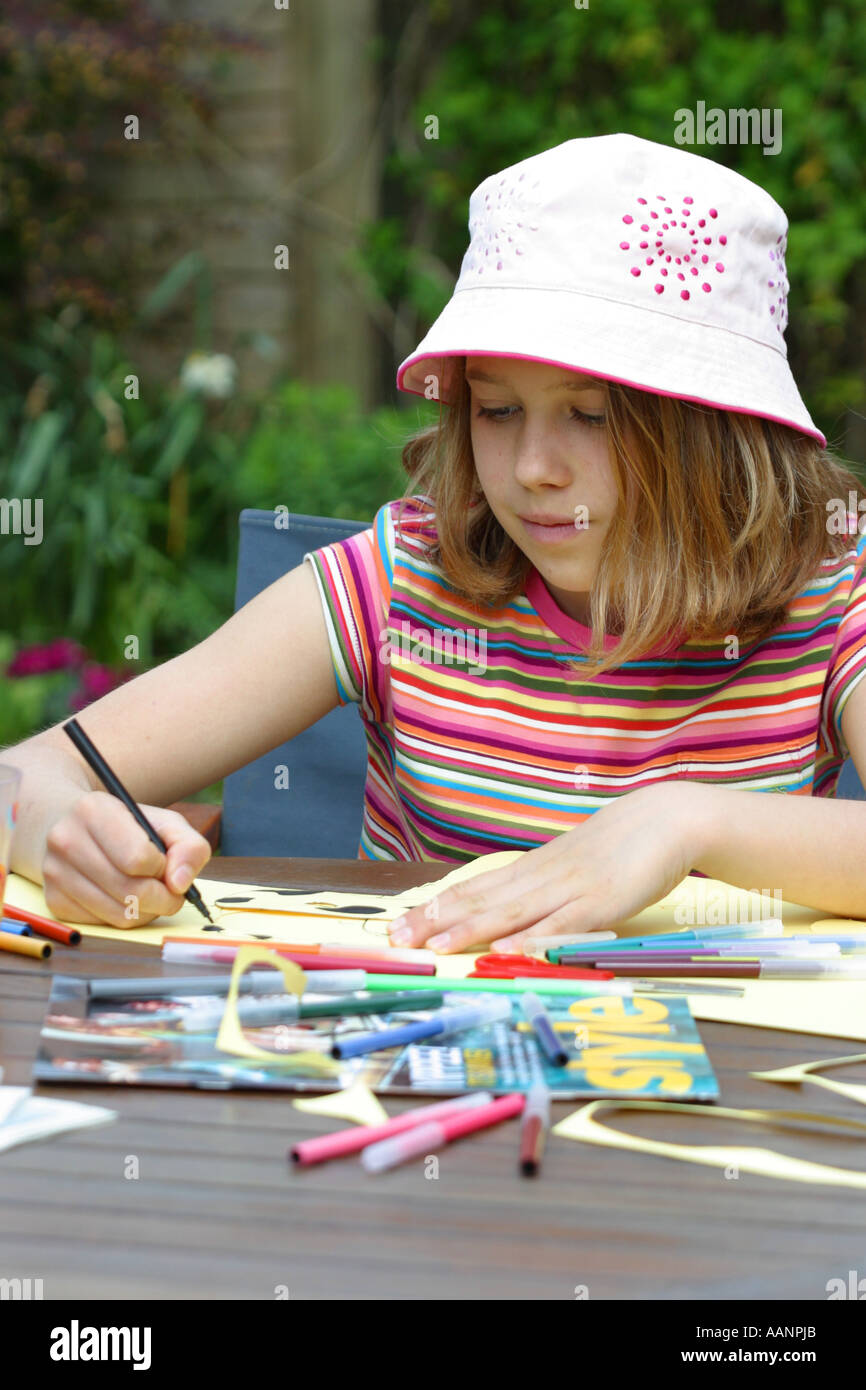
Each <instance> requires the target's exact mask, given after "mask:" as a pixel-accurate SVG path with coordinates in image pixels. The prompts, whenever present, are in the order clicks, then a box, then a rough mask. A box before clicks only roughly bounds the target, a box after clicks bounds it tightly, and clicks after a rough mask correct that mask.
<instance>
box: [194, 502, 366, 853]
mask: <svg viewBox="0 0 866 1390" xmlns="http://www.w3.org/2000/svg"><path fill="white" fill-rule="evenodd" d="M369 525H370V523H369V522H368V521H339V520H336V519H335V518H333V517H326V516H296V515H295V513H294V512H293V513H292V514H291V517H290V521H289V525H288V527H286V528H285V529H282V528H278V527H277V526H276V525H275V513H274V512H266V511H255V510H252V509H245V510H244V511H242V512H241V515H240V550H239V553H238V572H237V585H236V589H235V610H237V609H238V608H241V607H243V605H244V604H245V603H248V602H249V600H250V599H251V598H253V597H254V596H255V595H256V594H258V593H260V592H261V590H262V589H265V588H267V586H268V585H269V584H272V583H273V582H274V580H275V579H279V578H280V576H281V575H283V574H286V573H287V572H288V571H289V570H291V569H294V568H295V567H296V566H297V565H300V564H301V563H302V562H303V558H304V553H305V552H306V551H308V550H318V548H319V547H320V546H323V545H330V544H332V543H333V542H334V541H341V540H345V539H346V537H347V536H352V535H355V533H356V532H358V531H366V530H367V528H368V527H369ZM274 640H275V643H276V644H277V656H278V657H279V659H280V660H283V661H287V662H291V661H292V660H293V656H292V615H291V613H287V614H286V626H285V630H284V632H283V634H282V636H276V635H275V639H274ZM248 717H249V718H250V719H255V710H254V709H251V710H250V711H249V715H248ZM280 765H284V766H285V767H286V768H287V769H288V779H289V785H288V788H287V789H286V788H280V787H277V786H275V772H274V769H275V768H276V767H279V766H280ZM366 771H367V743H366V739H365V737H364V729H363V725H362V722H361V718H360V715H359V712H358V710H357V708H356V707H355V706H354V705H341V706H339V707H338V708H337V709H335V710H332V711H331V712H330V714H326V715H325V717H324V718H323V719H320V720H318V721H317V723H315V724H313V725H311V727H310V728H309V729H305V730H304V732H303V733H301V734H298V736H297V737H296V738H293V739H291V740H289V742H287V743H283V744H281V745H280V746H279V747H278V748H272V749H271V750H270V752H268V753H265V754H264V755H263V756H262V757H261V758H257V759H256V760H255V762H252V763H248V764H247V766H246V767H241V768H238V770H237V772H233V773H231V774H230V775H229V776H228V777H227V778H226V779H225V782H224V784H223V813H222V827H221V833H220V848H221V850H222V853H223V854H240V855H266V856H277V857H281V858H286V857H291V858H300V859H322V858H327V859H332V858H333V859H354V858H356V857H357V854H358V841H359V839H360V836H361V819H362V815H363V809H364V781H365V777H366Z"/></svg>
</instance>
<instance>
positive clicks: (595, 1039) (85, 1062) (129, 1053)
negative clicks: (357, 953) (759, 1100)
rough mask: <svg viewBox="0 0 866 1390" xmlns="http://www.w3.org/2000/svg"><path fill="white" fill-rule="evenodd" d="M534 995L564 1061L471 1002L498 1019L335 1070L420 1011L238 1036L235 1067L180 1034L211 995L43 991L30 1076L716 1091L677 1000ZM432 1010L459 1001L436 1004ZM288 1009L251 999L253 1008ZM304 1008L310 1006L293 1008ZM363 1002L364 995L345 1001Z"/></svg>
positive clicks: (509, 1019) (513, 1020)
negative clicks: (358, 1040)
mask: <svg viewBox="0 0 866 1390" xmlns="http://www.w3.org/2000/svg"><path fill="white" fill-rule="evenodd" d="M541 984H542V982H541V981H539V988H538V990H537V991H536V992H537V993H538V994H539V996H540V997H541V998H542V999H543V1001H544V1004H545V1006H546V1008H547V1011H548V1014H549V1016H550V1019H551V1022H552V1024H553V1027H554V1030H555V1032H556V1036H557V1039H558V1040H559V1041H561V1043H562V1045H563V1048H564V1051H565V1052H566V1054H567V1060H566V1063H565V1065H564V1066H557V1065H555V1064H554V1063H552V1062H551V1061H550V1060H548V1058H547V1057H546V1055H545V1053H544V1051H543V1049H542V1048H541V1046H540V1044H539V1042H538V1039H537V1037H536V1035H535V1032H534V1030H533V1028H532V1026H531V1024H530V1023H528V1022H527V1020H526V1018H525V1017H524V1014H523V1010H522V1007H521V1003H520V995H518V994H515V995H507V996H503V995H493V994H482V993H478V994H472V995H471V1002H473V1003H474V1002H476V1001H480V1000H482V999H483V1000H487V999H491V998H497V999H502V998H503V997H504V998H507V999H508V1001H509V1004H510V1015H509V1016H506V1017H505V1018H503V1019H501V1020H499V1021H497V1022H495V1023H489V1024H486V1025H484V1026H482V1027H475V1028H471V1029H469V1030H467V1031H464V1032H460V1033H453V1034H450V1035H447V1036H443V1037H442V1038H441V1039H439V1040H436V1041H432V1040H431V1041H426V1042H414V1043H408V1044H403V1045H401V1046H398V1047H390V1048H387V1049H383V1050H381V1051H376V1052H368V1053H365V1054H364V1055H362V1056H358V1057H353V1058H350V1059H346V1060H337V1059H335V1058H334V1057H332V1056H331V1048H332V1046H333V1045H334V1043H335V1042H336V1041H337V1040H340V1041H344V1040H345V1039H346V1038H348V1037H350V1036H352V1035H357V1034H359V1033H363V1034H369V1033H372V1032H378V1031H381V1032H385V1031H386V1030H388V1029H389V1028H394V1027H396V1026H398V1025H402V1024H405V1023H408V1022H410V1021H413V1020H418V1019H422V1018H429V1017H431V1011H430V1010H424V1009H415V1010H413V1009H412V1008H411V1002H410V1004H408V1005H407V1006H406V1007H405V1008H401V1010H400V1011H399V1012H397V1011H392V1012H389V1013H386V1014H356V1015H352V1014H349V1013H343V1014H341V1015H339V1016H336V1017H335V1016H331V1017H323V1018H304V1019H300V1020H298V1021H295V1022H292V1023H289V1024H286V1023H279V1024H273V1025H270V1026H267V1027H262V1026H251V1025H249V1024H244V1025H242V1027H243V1036H244V1040H245V1041H247V1042H249V1043H250V1044H252V1045H253V1046H254V1047H255V1048H257V1049H259V1050H260V1051H263V1052H265V1053H266V1054H267V1058H266V1059H265V1060H262V1059H261V1058H258V1057H255V1058H250V1057H247V1056H236V1055H234V1054H232V1053H230V1052H226V1051H222V1050H220V1049H218V1048H217V1046H216V1038H217V1033H218V1031H219V1027H218V1023H214V1024H212V1025H211V1026H209V1027H208V1028H207V1029H206V1030H198V1031H184V1029H183V1027H182V1024H181V1020H182V1019H183V1017H184V1016H185V1014H186V1013H187V1012H188V1011H190V1010H195V1009H200V1008H201V1006H202V1005H203V1004H210V1005H212V1006H213V1008H214V1012H216V1013H218V1012H220V1011H221V1010H222V1009H224V1008H225V1004H226V996H225V995H224V994H212V995H202V994H196V995H194V996H191V995H186V996H185V995H183V994H181V993H178V994H177V995H173V996H170V997H166V996H165V995H160V997H159V998H156V999H155V998H152V997H148V994H147V992H146V989H147V982H146V981H143V982H142V994H141V997H140V998H135V999H124V1000H117V1001H114V1000H111V999H104V998H99V999H93V998H91V996H90V992H89V982H88V981H87V980H86V979H79V978H76V977H73V976H67V975H56V976H55V977H54V982H53V987H52V991H51V998H50V1001H49V1006H48V1013H47V1015H46V1017H45V1020H44V1023H43V1026H42V1032H41V1037H40V1048H39V1053H38V1056H37V1059H36V1062H35V1065H34V1071H33V1075H34V1078H35V1079H36V1080H39V1081H51V1082H58V1081H71V1082H87V1081H90V1082H94V1083H96V1084H98V1085H105V1084H106V1083H113V1084H122V1085H128V1086H187V1087H188V1086H193V1087H199V1088H205V1089H233V1088H236V1087H246V1088H256V1089H264V1090H280V1091H283V1090H288V1091H318V1092H322V1091H338V1090H343V1089H344V1088H345V1087H347V1086H351V1085H353V1084H355V1083H357V1082H363V1083H364V1084H365V1085H367V1086H369V1087H370V1089H371V1090H373V1091H376V1092H378V1093H379V1094H381V1095H424V1096H448V1095H459V1094H463V1093H464V1092H468V1091H472V1090H476V1089H477V1090H484V1091H492V1092H494V1093H495V1094H498V1095H502V1094H505V1093H508V1092H511V1091H527V1090H528V1089H529V1087H530V1086H531V1085H532V1084H533V1082H535V1081H538V1080H543V1081H544V1082H545V1083H546V1084H547V1086H548V1087H549V1088H550V1091H551V1095H552V1097H553V1098H554V1099H560V1100H577V1099H581V1098H584V1097H586V1098H590V1097H601V1096H614V1097H622V1098H626V1097H641V1096H652V1097H659V1098H664V1097H667V1098H669V1099H671V1100H674V1099H675V1100H695V1101H712V1100H715V1099H716V1098H717V1097H718V1094H719V1088H718V1083H717V1081H716V1077H715V1075H714V1073H713V1069H712V1066H711V1064H710V1060H709V1058H708V1057H707V1054H706V1051H705V1050H704V1046H703V1043H702V1041H701V1037H700V1034H699V1032H698V1029H697V1026H696V1024H695V1021H694V1019H693V1018H692V1015H691V1011H690V1009H689V1005H688V1001H687V1000H686V999H685V998H684V997H682V996H676V995H666V996H660V995H656V994H654V995H653V996H652V997H647V996H641V995H635V996H633V997H631V998H623V997H620V996H611V995H605V996H601V997H592V998H589V997H586V996H583V997H574V998H572V997H571V996H569V995H562V994H545V992H544V989H543V988H542V987H541ZM442 986H443V989H444V991H445V999H444V1004H445V1006H450V1005H457V1006H460V1005H466V1004H468V1003H470V996H468V995H466V994H453V993H452V994H449V993H448V991H447V981H443V982H442ZM262 997H265V998H271V999H275V998H277V997H279V998H282V999H285V998H286V997H287V996H285V995H284V994H283V995H280V996H273V995H268V996H260V995H257V996H256V998H262ZM316 998H319V999H321V998H323V997H322V996H315V995H314V994H312V993H311V992H309V991H308V992H307V993H305V994H304V996H303V1002H304V1003H305V1004H306V1003H307V1002H312V1001H313V1000H314V999H316ZM358 998H359V999H361V998H369V995H366V996H365V995H361V994H359V995H358Z"/></svg>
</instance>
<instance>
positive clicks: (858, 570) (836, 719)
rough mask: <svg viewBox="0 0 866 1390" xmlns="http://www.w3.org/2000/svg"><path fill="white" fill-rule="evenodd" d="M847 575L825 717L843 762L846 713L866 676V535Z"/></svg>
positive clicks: (826, 732)
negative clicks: (843, 731) (857, 688)
mask: <svg viewBox="0 0 866 1390" xmlns="http://www.w3.org/2000/svg"><path fill="white" fill-rule="evenodd" d="M845 573H847V576H848V592H847V599H846V602H845V609H844V612H843V614H842V618H841V621H840V623H839V626H838V628H837V630H836V639H835V641H834V643H833V652H832V655H831V657H830V662H829V665H828V668H827V678H826V681H825V684H824V700H823V706H824V707H823V710H822V716H821V730H822V734H823V736H824V739H825V741H826V745H827V747H828V748H829V749H831V750H832V752H833V754H834V755H835V756H837V757H839V758H842V759H845V758H847V757H849V755H850V753H849V749H848V746H847V744H846V743H845V739H844V735H843V733H842V714H843V712H844V709H845V705H846V704H847V702H848V699H849V697H850V696H851V694H852V692H853V691H854V689H855V688H856V687H857V686H858V685H859V684H860V681H861V680H862V679H863V677H864V676H866V534H863V535H858V537H857V544H856V547H855V550H853V551H852V552H851V557H850V564H849V568H848V570H847V571H843V574H845Z"/></svg>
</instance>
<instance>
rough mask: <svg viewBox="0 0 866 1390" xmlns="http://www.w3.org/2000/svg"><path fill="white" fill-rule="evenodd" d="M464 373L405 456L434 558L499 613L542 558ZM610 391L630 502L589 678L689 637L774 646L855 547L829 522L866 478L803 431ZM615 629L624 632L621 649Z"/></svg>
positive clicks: (609, 542) (611, 546) (601, 581)
mask: <svg viewBox="0 0 866 1390" xmlns="http://www.w3.org/2000/svg"><path fill="white" fill-rule="evenodd" d="M458 364H459V365H458V370H457V372H455V376H454V378H453V382H454V385H453V387H452V391H453V395H454V400H453V404H451V405H450V406H445V407H444V408H443V407H440V413H439V422H438V424H434V425H432V426H427V427H425V428H424V429H421V430H420V431H418V432H416V433H415V434H413V435H412V436H411V437H410V438H409V439H408V440H407V442H406V444H405V446H404V448H403V455H402V457H403V466H404V468H405V469H406V472H407V473H408V475H409V483H408V485H407V488H406V494H405V495H406V496H409V495H411V494H414V493H418V492H421V493H423V494H425V495H427V496H429V497H430V498H431V499H432V502H433V505H434V508H435V512H436V519H437V532H438V543H437V545H436V547H435V549H434V550H433V552H432V554H431V559H432V561H433V563H435V564H437V565H438V566H439V567H440V568H441V569H442V571H443V572H444V574H445V576H446V578H447V579H448V580H449V581H450V582H451V584H452V585H453V586H454V588H455V589H456V590H457V592H458V593H459V594H460V595H461V596H462V597H463V598H464V599H466V600H468V601H469V602H470V603H471V604H473V605H476V606H477V607H478V608H479V609H482V610H483V608H484V606H487V605H489V606H491V607H500V606H502V605H503V604H506V603H508V602H509V601H510V600H512V599H514V598H515V597H517V596H518V595H519V594H521V593H522V592H523V587H524V584H525V582H526V578H527V575H528V573H529V570H530V561H529V559H528V558H527V556H526V555H525V554H524V553H523V551H521V549H520V548H519V546H518V545H517V544H516V543H515V542H514V541H513V540H512V539H511V537H510V536H509V535H507V533H506V532H505V531H504V530H503V529H502V527H501V526H500V524H499V522H498V521H497V519H496V517H495V516H494V515H493V512H492V511H491V510H490V507H489V506H488V504H487V500H486V498H485V496H484V494H483V492H482V490H481V487H480V484H479V482H478V477H477V474H476V472H475V463H474V459H473V454H472V443H471V436H470V393H469V388H468V386H467V384H466V377H465V371H464V367H465V359H464V358H460V359H458ZM604 385H605V388H606V395H607V404H606V420H607V426H606V427H607V431H608V438H609V440H610V444H611V450H610V453H611V458H612V460H613V471H614V477H615V481H616V487H617V493H618V505H617V507H616V510H615V513H614V518H613V521H612V522H611V525H610V527H609V530H608V533H607V534H606V536H605V539H604V545H603V548H602V552H601V556H600V560H599V566H598V572H597V574H596V578H595V582H594V584H593V588H592V596H591V622H592V641H591V643H590V645H589V646H588V648H587V651H586V654H585V656H584V657H583V659H582V660H581V663H580V671H581V673H582V674H583V675H584V676H587V677H588V676H595V675H598V674H599V673H600V672H602V671H606V670H610V669H612V668H614V667H616V666H620V665H622V664H623V663H624V662H626V661H633V660H636V659H638V658H640V657H641V656H642V655H644V654H645V653H646V652H648V651H651V650H653V649H654V648H656V647H657V646H658V645H659V644H661V643H662V642H663V641H667V640H668V639H669V638H670V636H671V633H672V632H673V631H679V632H685V633H686V634H687V636H686V637H685V638H683V640H692V641H701V640H710V641H719V640H722V639H723V638H725V637H727V636H729V635H731V634H733V635H735V636H736V637H737V638H738V640H739V643H740V647H741V648H743V647H748V646H750V645H751V644H752V643H756V642H759V641H760V640H762V639H763V638H765V637H767V636H769V634H770V633H772V632H773V631H775V630H776V629H777V628H778V627H780V626H781V624H782V623H783V622H784V620H785V615H786V609H787V606H788V604H789V603H790V602H791V600H792V599H793V598H794V597H795V596H796V595H797V594H798V593H800V592H801V590H802V589H803V588H804V587H805V586H806V585H808V584H809V582H810V581H811V580H813V579H814V578H815V576H816V574H817V572H818V570H819V568H820V566H821V562H822V560H824V559H825V558H826V557H829V556H836V555H843V554H845V553H846V552H847V551H848V550H850V549H851V548H852V546H853V545H854V544H855V539H856V538H852V537H851V536H850V535H847V534H842V533H838V532H835V531H831V530H830V528H829V526H828V512H829V511H830V509H831V508H834V509H835V510H837V512H838V510H839V507H840V504H844V503H845V501H846V499H847V498H848V496H849V493H850V492H851V491H854V492H855V493H856V494H858V495H859V490H860V488H861V485H862V484H861V480H860V479H859V478H857V477H856V476H855V474H854V473H852V472H851V471H850V470H849V469H848V468H847V467H846V466H845V465H844V464H843V463H841V462H840V461H839V460H837V459H836V458H835V457H834V456H833V455H832V454H831V453H830V451H829V450H827V449H822V447H821V446H820V444H819V443H818V441H817V440H815V439H812V438H810V437H809V436H807V435H805V434H802V433H800V432H799V431H798V430H794V429H791V428H790V427H789V426H787V425H781V424H777V423H775V422H774V421H771V420H764V419H761V418H759V417H758V416H755V415H742V414H738V413H736V412H734V411H728V410H717V409H714V408H712V407H708V406H700V405H695V404H693V403H691V402H690V401H683V400H678V399H673V398H671V397H668V396H658V395H653V394H651V393H650V392H648V391H639V390H636V389H634V388H633V387H629V386H621V385H619V384H618V383H615V382H607V383H604ZM629 441H632V442H629ZM842 510H843V512H847V511H848V507H847V505H842ZM606 632H607V633H611V632H617V633H618V634H619V635H620V640H619V643H618V645H617V646H616V647H615V648H614V649H612V650H611V651H609V652H605V650H604V640H603V639H604V635H605V633H606Z"/></svg>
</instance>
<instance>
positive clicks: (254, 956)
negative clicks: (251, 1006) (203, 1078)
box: [215, 946, 340, 1076]
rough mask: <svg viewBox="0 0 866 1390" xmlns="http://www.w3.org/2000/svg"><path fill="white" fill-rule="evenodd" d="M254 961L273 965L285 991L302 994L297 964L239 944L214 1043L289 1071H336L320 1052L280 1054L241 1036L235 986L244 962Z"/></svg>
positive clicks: (328, 1073) (303, 979)
mask: <svg viewBox="0 0 866 1390" xmlns="http://www.w3.org/2000/svg"><path fill="white" fill-rule="evenodd" d="M257 963H258V964H260V965H271V966H275V967H276V969H277V970H279V972H280V974H281V975H282V977H283V984H284V985H285V987H286V989H287V990H288V991H289V993H290V994H296V995H297V996H298V998H299V999H300V997H301V995H302V994H303V992H304V988H305V986H306V983H307V977H306V975H305V974H304V972H303V970H302V969H301V967H300V966H299V965H295V963H294V962H293V961H290V960H283V959H281V957H280V956H275V955H274V954H273V952H272V951H268V950H266V949H265V947H264V946H242V947H241V949H240V950H239V951H238V953H237V955H236V956H235V959H234V964H233V966H232V977H231V980H230V982H229V992H228V996H227V998H226V1006H225V1010H224V1012H223V1016H222V1021H221V1023H220V1027H219V1032H218V1033H217V1038H216V1043H215V1046H216V1047H218V1048H219V1050H220V1052H230V1053H232V1055H233V1056H235V1057H255V1058H256V1059H257V1060H258V1061H262V1062H271V1063H275V1064H279V1066H280V1068H281V1069H282V1070H284V1071H292V1070H294V1069H295V1068H296V1067H300V1068H302V1069H303V1070H304V1071H308V1070H309V1069H310V1068H311V1067H312V1068H314V1069H315V1070H316V1071H317V1072H318V1074H319V1075H320V1076H334V1075H336V1073H337V1072H338V1071H339V1069H340V1068H339V1063H338V1062H337V1061H336V1060H335V1059H334V1058H332V1057H326V1056H325V1055H324V1054H323V1053H321V1052H292V1053H288V1054H286V1055H285V1056H281V1055H280V1054H279V1053H274V1052H266V1051H265V1049H264V1048H261V1047H256V1046H255V1045H254V1044H253V1043H251V1042H250V1041H249V1040H248V1039H247V1038H246V1037H245V1036H244V1031H243V1029H242V1028H241V1024H240V1019H239V1018H238V1011H237V1002H238V989H239V987H240V981H241V976H242V975H243V973H244V971H245V970H246V969H247V966H249V965H255V964H257Z"/></svg>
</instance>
